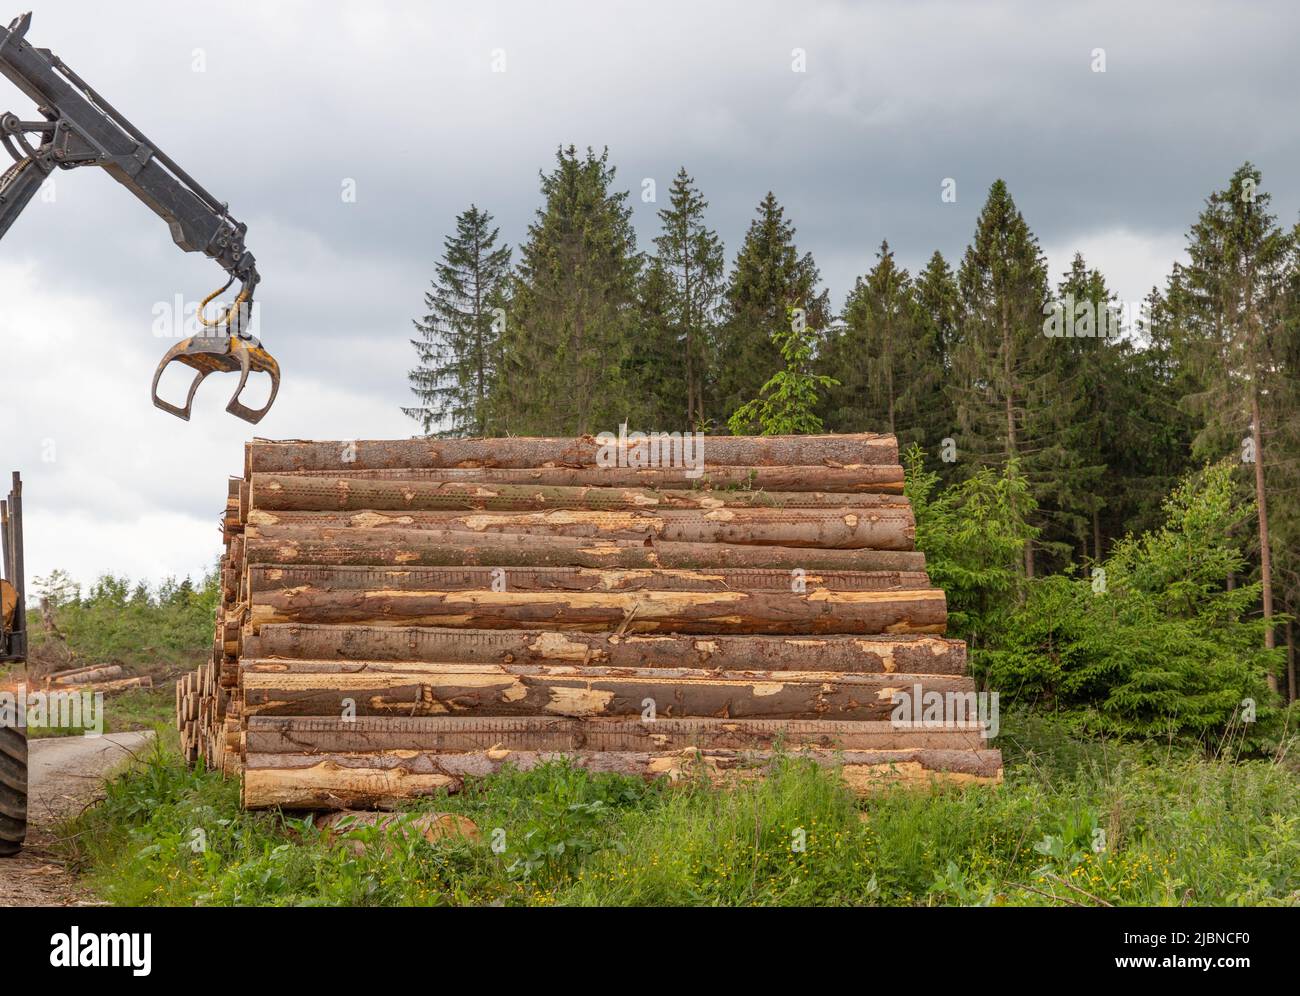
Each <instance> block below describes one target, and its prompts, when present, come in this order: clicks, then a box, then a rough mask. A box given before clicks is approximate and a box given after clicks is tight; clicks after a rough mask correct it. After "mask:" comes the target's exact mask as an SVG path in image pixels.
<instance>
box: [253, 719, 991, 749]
mask: <svg viewBox="0 0 1300 996" xmlns="http://www.w3.org/2000/svg"><path fill="white" fill-rule="evenodd" d="M778 745H784V746H786V747H823V748H826V749H828V750H837V749H838V750H900V749H907V748H921V747H924V748H930V749H948V750H963V749H964V750H980V749H983V748H985V747H986V746H987V741H986V739H985V737H984V730H983V729H982V728H981V727H980V726H979V725H978V724H976V723H957V722H954V723H948V724H945V725H942V726H940V725H925V726H919V725H918V726H904V727H900V726H899V725H898V724H895V723H892V722H890V721H889V720H866V721H857V720H842V719H712V718H704V717H686V718H664V717H657V718H656V719H655V720H654V721H653V722H647V721H646V720H642V719H622V718H617V719H608V718H583V719H574V718H567V717H558V716H357V717H355V718H352V719H336V718H331V717H325V716H250V717H249V718H248V724H247V732H246V734H245V747H246V749H247V751H248V753H250V754H323V753H355V752H364V751H385V750H429V751H450V752H462V751H475V750H489V749H492V748H505V749H507V750H541V751H554V750H562V751H576V750H647V751H656V750H678V749H681V748H683V747H711V748H718V747H721V748H730V749H733V750H741V749H770V748H773V747H775V746H778Z"/></svg>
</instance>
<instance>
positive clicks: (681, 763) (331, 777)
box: [243, 748, 1002, 809]
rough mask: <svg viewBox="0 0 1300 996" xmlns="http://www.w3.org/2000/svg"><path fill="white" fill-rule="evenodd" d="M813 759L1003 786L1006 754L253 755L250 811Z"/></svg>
mask: <svg viewBox="0 0 1300 996" xmlns="http://www.w3.org/2000/svg"><path fill="white" fill-rule="evenodd" d="M800 760H810V761H813V762H815V763H817V764H819V765H821V766H823V767H826V768H829V769H832V770H835V771H837V772H838V773H839V774H840V776H841V777H842V778H843V779H844V780H845V782H846V783H847V784H848V786H849V787H850V788H851V789H853V790H854V791H856V792H863V793H868V792H872V791H875V790H878V789H883V788H887V787H890V786H893V785H898V784H903V785H917V786H928V785H931V784H940V785H943V784H957V785H980V784H997V783H998V782H1000V781H1001V779H1002V755H1001V752H1000V751H996V750H980V751H971V750H930V749H924V748H921V749H909V750H856V751H827V750H820V749H817V748H809V749H806V750H800V751H797V752H792V753H790V754H774V753H773V752H770V751H735V750H720V749H718V750H702V749H698V748H685V749H683V750H679V751H662V752H652V751H579V752H563V753H560V752H547V751H508V750H499V751H484V752H475V753H465V754H440V753H434V752H414V751H390V752H382V753H365V754H326V755H318V754H252V753H250V754H249V755H248V757H247V764H246V767H245V770H244V783H243V803H244V806H245V808H248V809H265V808H268V807H271V806H282V807H284V808H285V809H348V808H365V807H378V808H389V807H394V806H399V805H401V804H402V803H403V802H404V801H405V800H409V799H413V798H419V797H422V796H429V795H435V794H437V793H440V792H455V791H459V790H460V789H461V788H462V787H463V786H464V784H465V781H466V780H467V779H472V778H479V777H483V776H486V775H490V774H495V773H496V772H498V771H500V770H501V769H502V768H503V767H505V766H506V765H510V766H512V767H515V768H517V769H519V770H523V771H530V770H532V769H534V768H536V767H538V766H539V765H542V764H546V763H550V762H563V763H568V764H571V765H574V766H576V767H580V768H584V769H586V770H588V771H592V772H616V773H619V774H625V775H634V776H641V777H644V778H646V779H655V778H668V779H670V780H673V781H679V780H690V779H693V778H702V779H707V780H708V781H710V782H713V783H718V784H721V783H726V782H728V781H730V780H731V779H733V778H734V779H740V780H746V779H751V778H758V777H762V776H763V775H764V774H767V773H769V772H770V771H771V769H772V767H773V764H774V763H797V762H799V761H800Z"/></svg>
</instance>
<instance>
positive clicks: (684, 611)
mask: <svg viewBox="0 0 1300 996" xmlns="http://www.w3.org/2000/svg"><path fill="white" fill-rule="evenodd" d="M946 621H947V610H946V606H945V600H944V594H943V592H942V591H939V590H938V589H923V590H913V591H844V592H835V591H827V590H825V589H822V590H816V591H810V592H806V593H803V594H797V593H793V592H774V591H751V590H743V591H721V592H697V591H658V590H655V591H636V592H512V591H441V592H423V591H421V592H409V591H396V590H389V591H331V590H328V589H323V588H316V587H302V588H296V589H285V590H276V591H265V592H260V593H256V594H255V595H254V596H253V602H252V606H251V610H250V613H249V622H250V624H251V625H252V627H253V630H254V632H256V631H257V630H258V629H259V628H260V627H262V626H264V625H266V624H268V623H285V622H303V623H321V622H330V623H362V624H366V625H371V626H382V625H403V626H411V625H420V626H450V627H466V628H471V629H521V628H522V629H531V628H537V629H552V630H556V629H576V630H585V631H588V632H592V631H602V630H612V631H617V632H631V633H653V632H680V633H800V634H807V633H855V634H869V633H942V632H943V631H944V626H945V623H946Z"/></svg>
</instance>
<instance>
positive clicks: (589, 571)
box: [248, 564, 930, 598]
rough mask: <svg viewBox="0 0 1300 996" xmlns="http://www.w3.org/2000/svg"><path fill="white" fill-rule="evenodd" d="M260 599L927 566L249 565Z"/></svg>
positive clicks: (574, 587) (882, 575) (689, 586)
mask: <svg viewBox="0 0 1300 996" xmlns="http://www.w3.org/2000/svg"><path fill="white" fill-rule="evenodd" d="M248 585H249V591H250V593H251V594H252V596H253V597H254V598H256V597H257V596H258V595H261V594H264V593H266V592H270V591H283V590H286V589H302V588H313V587H314V588H324V589H328V590H330V591H405V592H419V591H474V590H478V589H487V590H493V591H496V590H500V591H511V592H525V591H536V592H545V591H656V590H657V591H736V590H752V591H779V592H789V591H808V592H813V591H823V590H824V591H903V590H915V589H928V588H929V587H930V579H929V577H927V576H926V574H925V572H924V571H912V572H907V571H811V572H810V571H780V570H768V569H764V568H755V569H752V570H745V569H737V568H732V567H721V568H714V569H710V570H693V571H688V570H662V569H659V568H651V569H647V570H633V571H621V570H599V569H594V568H585V567H508V568H507V567H320V566H312V567H295V566H276V565H269V564H256V565H253V566H251V567H249V568H248Z"/></svg>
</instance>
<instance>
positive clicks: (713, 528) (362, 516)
mask: <svg viewBox="0 0 1300 996" xmlns="http://www.w3.org/2000/svg"><path fill="white" fill-rule="evenodd" d="M248 525H249V526H250V527H263V526H293V527H297V528H312V529H327V528H340V527H343V526H352V527H355V528H359V529H392V528H397V529H441V530H450V531H453V532H463V533H476V534H480V535H482V534H490V533H516V534H518V533H522V534H525V535H547V536H578V537H586V538H591V539H625V540H626V539H631V540H642V541H644V540H647V539H650V540H663V541H666V542H672V543H740V544H752V545H760V546H795V547H814V548H820V549H848V550H863V549H866V550H911V549H912V548H913V543H914V540H915V538H916V523H915V520H914V519H913V517H912V511H911V509H910V508H899V509H853V508H819V509H813V508H808V509H789V510H787V509H776V508H736V509H733V508H718V509H713V510H711V511H704V510H701V509H655V510H650V509H637V510H628V511H624V512H588V511H582V510H572V509H559V510H556V511H551V512H393V511H390V512H380V511H374V510H369V511H364V512H272V511H267V510H265V509H253V511H252V512H250V513H249V516H248Z"/></svg>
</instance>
